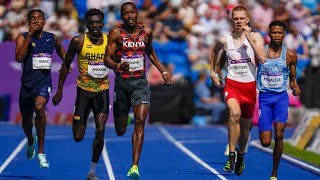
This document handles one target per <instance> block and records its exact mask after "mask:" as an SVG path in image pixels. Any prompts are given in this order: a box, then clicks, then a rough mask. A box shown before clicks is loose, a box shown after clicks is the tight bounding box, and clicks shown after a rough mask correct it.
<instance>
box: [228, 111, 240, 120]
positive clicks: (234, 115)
mask: <svg viewBox="0 0 320 180" xmlns="http://www.w3.org/2000/svg"><path fill="white" fill-rule="evenodd" d="M229 117H230V119H231V120H234V121H237V122H239V120H240V117H241V112H240V111H229Z"/></svg>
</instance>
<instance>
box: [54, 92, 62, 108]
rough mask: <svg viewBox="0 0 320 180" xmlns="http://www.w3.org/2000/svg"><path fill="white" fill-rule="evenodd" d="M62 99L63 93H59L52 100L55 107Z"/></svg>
mask: <svg viewBox="0 0 320 180" xmlns="http://www.w3.org/2000/svg"><path fill="white" fill-rule="evenodd" d="M61 99H62V92H60V91H58V92H57V93H56V95H54V96H53V98H52V103H53V105H55V106H56V105H58V104H59V103H60V101H61Z"/></svg>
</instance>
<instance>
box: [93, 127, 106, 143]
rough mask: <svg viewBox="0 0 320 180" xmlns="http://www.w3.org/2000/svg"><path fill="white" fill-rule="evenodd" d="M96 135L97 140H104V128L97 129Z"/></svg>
mask: <svg viewBox="0 0 320 180" xmlns="http://www.w3.org/2000/svg"><path fill="white" fill-rule="evenodd" d="M95 134H96V138H98V139H102V140H103V137H104V128H98V129H96V132H95Z"/></svg>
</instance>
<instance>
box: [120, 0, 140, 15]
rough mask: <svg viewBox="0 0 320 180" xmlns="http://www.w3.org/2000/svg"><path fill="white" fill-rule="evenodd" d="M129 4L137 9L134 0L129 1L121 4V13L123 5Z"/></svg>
mask: <svg viewBox="0 0 320 180" xmlns="http://www.w3.org/2000/svg"><path fill="white" fill-rule="evenodd" d="M129 4H130V5H132V6H133V7H134V8H135V9H137V6H136V5H135V4H134V3H133V2H130V1H128V2H125V3H123V4H122V5H121V7H120V11H121V13H122V9H123V7H124V6H126V5H129Z"/></svg>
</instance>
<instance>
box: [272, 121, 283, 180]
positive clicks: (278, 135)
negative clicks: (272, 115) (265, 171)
mask: <svg viewBox="0 0 320 180" xmlns="http://www.w3.org/2000/svg"><path fill="white" fill-rule="evenodd" d="M285 127H286V125H285V124H283V123H281V122H277V123H275V125H274V129H275V136H274V141H275V144H274V148H273V167H272V174H271V177H277V174H278V167H279V163H280V158H281V156H282V152H283V133H284V129H285Z"/></svg>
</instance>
